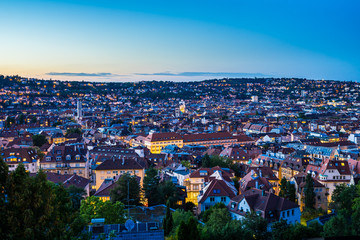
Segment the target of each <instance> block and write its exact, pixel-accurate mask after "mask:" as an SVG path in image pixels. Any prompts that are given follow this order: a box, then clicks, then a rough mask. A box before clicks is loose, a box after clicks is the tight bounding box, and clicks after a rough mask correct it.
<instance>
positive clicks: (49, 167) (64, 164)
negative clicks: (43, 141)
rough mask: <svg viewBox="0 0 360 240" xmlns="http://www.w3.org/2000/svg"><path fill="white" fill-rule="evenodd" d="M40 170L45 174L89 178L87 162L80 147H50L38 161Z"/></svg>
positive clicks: (84, 151)
mask: <svg viewBox="0 0 360 240" xmlns="http://www.w3.org/2000/svg"><path fill="white" fill-rule="evenodd" d="M40 168H41V169H43V170H44V171H45V172H53V173H58V174H77V175H79V176H82V177H84V178H89V161H88V158H87V157H86V150H85V149H84V147H83V146H82V145H63V146H52V148H51V150H49V152H48V153H47V154H46V155H45V156H44V158H43V159H42V160H41V161H40Z"/></svg>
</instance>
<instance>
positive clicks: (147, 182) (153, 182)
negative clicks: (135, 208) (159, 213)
mask: <svg viewBox="0 0 360 240" xmlns="http://www.w3.org/2000/svg"><path fill="white" fill-rule="evenodd" d="M159 181H160V178H159V176H158V171H157V170H156V169H155V168H153V167H150V168H149V169H148V170H146V174H145V177H144V184H143V188H144V192H145V197H146V198H147V200H148V205H149V206H153V205H157V204H159V203H160V199H159V194H158V187H159Z"/></svg>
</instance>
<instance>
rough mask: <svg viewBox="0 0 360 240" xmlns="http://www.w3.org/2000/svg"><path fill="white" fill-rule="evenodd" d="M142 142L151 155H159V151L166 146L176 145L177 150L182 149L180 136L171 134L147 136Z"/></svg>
mask: <svg viewBox="0 0 360 240" xmlns="http://www.w3.org/2000/svg"><path fill="white" fill-rule="evenodd" d="M143 142H144V145H145V146H146V147H147V148H148V149H149V150H150V152H151V153H161V150H162V149H163V148H165V147H166V146H168V145H176V146H178V147H179V148H182V147H183V139H182V137H181V135H179V134H177V133H173V132H167V133H152V134H149V135H148V136H147V137H146V138H145V139H144V140H143Z"/></svg>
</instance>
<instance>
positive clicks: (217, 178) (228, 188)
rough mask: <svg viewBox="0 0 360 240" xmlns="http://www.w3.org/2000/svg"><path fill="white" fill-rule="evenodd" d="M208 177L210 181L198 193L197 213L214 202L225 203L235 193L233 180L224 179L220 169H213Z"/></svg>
mask: <svg viewBox="0 0 360 240" xmlns="http://www.w3.org/2000/svg"><path fill="white" fill-rule="evenodd" d="M209 178H210V182H209V183H207V184H206V186H205V187H204V188H203V190H201V191H200V193H199V195H198V213H200V212H203V211H205V210H207V209H209V208H210V207H211V206H213V205H215V204H216V203H220V202H221V203H224V204H225V205H227V204H228V203H229V202H230V199H231V198H233V197H235V196H236V195H237V190H236V188H235V186H234V184H233V182H232V181H231V182H228V181H226V180H225V179H224V178H223V177H222V176H221V171H215V172H214V173H213V174H211V175H210V177H209Z"/></svg>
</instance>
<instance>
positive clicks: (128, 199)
mask: <svg viewBox="0 0 360 240" xmlns="http://www.w3.org/2000/svg"><path fill="white" fill-rule="evenodd" d="M129 183H130V179H128V182H127V184H128V194H127V201H128V219H130V187H129Z"/></svg>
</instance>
